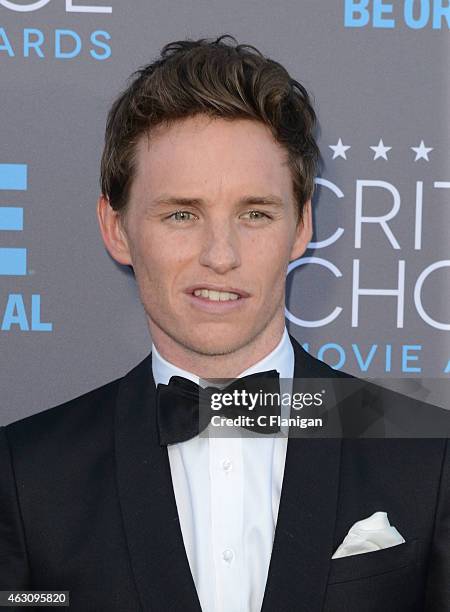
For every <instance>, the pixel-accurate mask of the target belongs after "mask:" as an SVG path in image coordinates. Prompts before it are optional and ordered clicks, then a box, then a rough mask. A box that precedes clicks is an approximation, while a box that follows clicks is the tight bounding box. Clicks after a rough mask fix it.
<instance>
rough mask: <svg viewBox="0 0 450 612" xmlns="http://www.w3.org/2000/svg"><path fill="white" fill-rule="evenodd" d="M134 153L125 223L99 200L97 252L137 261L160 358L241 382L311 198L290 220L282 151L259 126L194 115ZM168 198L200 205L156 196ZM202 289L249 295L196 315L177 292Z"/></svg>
mask: <svg viewBox="0 0 450 612" xmlns="http://www.w3.org/2000/svg"><path fill="white" fill-rule="evenodd" d="M136 152H137V157H136V159H137V171H136V175H135V178H134V181H133V184H132V187H131V192H130V199H129V202H128V207H127V212H126V215H125V217H124V220H123V222H122V221H121V219H120V217H119V216H118V215H117V213H115V212H114V211H113V210H112V208H111V207H110V206H109V204H108V202H107V200H105V198H103V197H100V198H99V202H98V218H99V223H100V228H101V232H102V236H103V239H104V242H105V245H106V247H107V249H108V251H109V252H110V254H111V255H112V256H113V257H114V258H115V259H116V260H117V261H118V262H120V263H122V264H129V265H132V266H133V269H134V272H135V276H136V280H137V283H138V287H139V293H140V297H141V301H142V304H143V306H144V309H145V312H146V315H147V321H148V325H149V330H150V333H151V336H152V340H153V342H154V343H155V345H156V347H157V348H158V350H159V351H160V353H161V354H162V355H163V357H165V358H166V359H168V360H169V361H171V362H172V363H174V364H175V365H178V366H179V367H182V368H184V369H187V370H190V371H192V372H195V373H196V374H198V375H199V376H202V377H204V378H209V377H221V376H222V377H232V376H237V375H238V374H239V373H240V372H242V371H243V370H244V369H246V368H247V367H249V366H250V365H251V364H253V363H255V362H256V361H258V360H259V359H261V358H262V357H263V356H265V355H266V354H268V353H269V352H270V351H271V350H272V349H273V348H274V347H275V346H276V344H277V343H278V342H279V340H280V338H281V334H282V331H283V328H284V302H285V277H286V271H287V266H288V264H289V262H290V261H292V260H294V259H296V258H298V257H300V256H301V255H302V253H303V252H304V251H305V249H306V247H307V245H308V242H309V241H310V239H311V234H312V229H311V226H312V223H311V207H310V203H308V205H307V207H306V209H305V212H304V215H303V219H302V221H301V222H300V223H297V214H296V208H295V207H296V204H295V203H294V196H293V191H292V178H291V173H290V170H289V168H288V166H287V163H286V162H287V154H286V152H285V151H284V150H283V148H281V147H280V146H279V145H278V144H277V143H276V142H275V140H274V139H273V137H272V135H271V133H270V131H269V129H268V128H267V127H266V126H264V125H263V124H262V123H259V122H256V121H252V120H247V119H239V120H232V121H228V120H224V119H216V118H214V119H211V118H207V117H205V116H203V115H199V116H196V117H192V118H189V119H184V120H180V121H177V122H175V123H174V124H172V125H171V126H169V127H167V126H161V127H158V128H157V129H156V130H155V131H153V132H152V134H151V136H150V138H148V137H147V136H143V137H142V138H141V140H140V141H139V143H138V145H137V151H136ZM248 196H255V197H267V196H271V197H273V196H275V197H276V198H278V199H279V200H280V203H281V205H280V206H277V205H276V204H272V203H269V204H264V205H260V204H254V203H252V204H249V203H248V202H243V199H244V198H245V197H248ZM168 198H190V199H195V200H196V201H195V202H194V203H191V202H190V203H189V204H185V203H183V206H179V205H174V204H172V203H167V201H166V202H165V203H162V202H160V201H159V200H161V199H165V200H167V199H168ZM157 200H158V202H157ZM177 210H178V211H180V210H181V211H184V212H182V213H176V211H177ZM250 211H258V212H253V213H252V212H250ZM202 282H203V283H213V284H215V285H218V286H220V287H236V288H239V289H242V290H244V291H247V292H248V293H249V294H250V297H249V298H246V299H245V300H243V301H242V303H241V307H240V308H237V309H233V310H232V311H230V312H226V313H221V314H218V313H211V312H203V311H201V310H200V309H199V308H197V307H196V306H195V305H194V304H193V301H192V300H191V299H190V298H189V296H188V295H186V293H185V290H186V289H187V288H188V287H189V286H192V285H197V284H200V285H201V284H202Z"/></svg>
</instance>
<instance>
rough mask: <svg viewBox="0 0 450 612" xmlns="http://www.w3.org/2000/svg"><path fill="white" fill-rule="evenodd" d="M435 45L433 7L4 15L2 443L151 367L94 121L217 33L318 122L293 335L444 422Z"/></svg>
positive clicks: (48, 0)
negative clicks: (434, 405) (100, 211)
mask: <svg viewBox="0 0 450 612" xmlns="http://www.w3.org/2000/svg"><path fill="white" fill-rule="evenodd" d="M449 30H450V5H449V2H448V0H391V1H388V0H359V1H356V0H338V1H335V2H330V1H328V0H327V1H324V0H282V1H281V2H274V1H273V0H257V1H256V0H228V1H227V2H223V1H222V0H172V1H171V2H167V0H132V1H130V2H124V1H120V0H96V1H94V0H35V1H31V0H14V1H13V0H0V100H1V114H0V360H1V363H0V365H1V367H0V385H1V387H0V389H1V391H0V398H1V399H0V405H1V411H0V424H6V423H8V422H11V421H13V420H15V419H18V418H21V417H23V416H27V415H29V414H32V413H35V412H38V411H41V410H43V409H45V408H48V407H50V406H53V405H56V404H58V403H61V402H63V401H65V400H67V399H70V398H72V397H75V396H76V395H80V394H81V393H83V392H85V391H88V390H90V389H92V388H95V387H97V386H99V385H101V384H103V383H105V382H108V381H110V380H112V379H114V378H117V377H118V376H120V375H122V374H123V373H125V372H126V371H127V370H129V369H130V368H131V367H132V366H134V365H135V364H136V363H137V362H138V361H139V360H140V359H142V358H143V357H144V356H145V355H146V354H147V353H148V352H149V349H150V342H151V340H150V336H149V334H148V330H147V326H146V322H145V317H144V313H143V310H142V307H141V305H140V303H139V298H138V294H137V290H136V287H135V281H134V278H133V276H132V275H131V274H130V273H129V272H128V271H127V270H126V269H123V268H122V267H120V266H119V265H116V264H115V262H114V261H113V260H112V259H111V258H110V257H109V255H108V254H107V252H106V251H105V249H104V247H103V244H102V241H101V238H100V234H99V231H98V227H97V220H96V214H95V206H96V200H97V196H98V192H99V187H98V175H99V159H100V155H101V150H102V144H103V134H104V126H105V118H106V113H107V110H108V108H109V106H110V104H111V102H112V100H113V99H114V97H115V96H116V95H117V93H118V92H119V91H120V90H121V89H123V87H124V86H125V84H126V81H127V78H128V76H129V75H130V74H131V73H132V72H133V71H134V70H136V69H137V68H138V67H139V66H142V65H143V64H146V63H148V62H149V61H151V60H152V59H153V58H155V56H156V55H157V54H158V52H159V50H160V49H161V47H162V46H163V45H164V44H166V43H167V42H169V41H171V40H178V39H182V38H186V37H189V38H199V37H216V36H218V35H219V34H223V33H229V34H232V35H233V36H235V37H236V38H237V39H238V41H239V42H242V43H249V44H253V45H255V46H256V47H258V48H259V49H260V50H261V51H262V52H263V53H265V54H266V55H268V56H270V57H272V58H273V59H276V60H278V61H280V62H281V63H283V64H284V65H286V67H287V68H288V70H289V71H290V72H291V73H292V75H293V76H294V77H295V78H297V79H298V80H299V81H301V82H302V83H303V84H304V85H305V86H306V88H307V89H308V90H309V91H310V92H311V93H312V95H313V98H314V100H315V105H316V109H317V112H318V115H319V120H320V130H319V134H318V139H319V144H320V147H321V152H322V156H323V165H322V167H321V170H320V173H319V176H318V177H317V190H316V194H315V200H314V205H315V235H314V237H313V242H312V243H311V244H310V248H309V249H308V251H307V252H306V253H305V256H304V257H303V258H302V259H300V260H298V261H296V262H294V263H293V264H292V265H291V266H290V268H289V273H288V278H287V301H286V320H287V324H288V329H289V331H290V332H291V333H292V334H293V335H294V336H295V337H296V338H297V339H298V340H299V341H300V342H301V343H302V344H303V345H304V346H305V348H306V349H307V350H308V351H309V352H311V353H312V354H313V355H315V356H318V357H319V358H320V359H323V360H324V361H326V362H328V363H329V364H330V365H332V366H333V367H336V368H340V369H343V370H346V371H348V372H351V373H353V374H356V375H358V376H362V377H368V378H369V377H370V378H382V379H385V382H386V384H389V383H390V384H391V385H393V386H394V387H398V388H400V390H402V388H401V387H402V385H403V386H404V389H403V390H404V391H406V392H412V393H414V392H416V394H418V395H419V396H420V394H422V397H427V396H428V397H431V398H432V399H434V400H435V401H437V402H439V403H441V404H443V403H444V402H445V399H444V398H443V395H442V393H441V394H440V392H439V389H441V385H442V384H443V383H444V384H445V380H448V377H449V376H450V340H449V339H450V333H449V332H450V308H449V302H450V239H449V236H450V164H449V159H450V138H449V131H450V130H449V111H448V109H449V102H450V101H449V92H450V76H449V72H448V57H449V51H450V48H449V38H450V31H449ZM436 389H437V390H438V392H436ZM433 394H434V395H433Z"/></svg>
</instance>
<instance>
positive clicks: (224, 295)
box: [193, 289, 241, 302]
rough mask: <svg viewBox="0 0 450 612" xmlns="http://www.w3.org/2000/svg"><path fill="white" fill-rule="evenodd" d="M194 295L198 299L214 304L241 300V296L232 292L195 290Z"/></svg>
mask: <svg viewBox="0 0 450 612" xmlns="http://www.w3.org/2000/svg"><path fill="white" fill-rule="evenodd" d="M193 295H195V296H196V297H201V298H205V299H207V300H212V301H213V302H228V301H229V300H239V299H240V298H241V296H240V295H239V294H238V293H233V292H232V291H215V290H212V289H195V290H194V291H193Z"/></svg>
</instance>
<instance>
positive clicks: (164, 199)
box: [153, 195, 284, 207]
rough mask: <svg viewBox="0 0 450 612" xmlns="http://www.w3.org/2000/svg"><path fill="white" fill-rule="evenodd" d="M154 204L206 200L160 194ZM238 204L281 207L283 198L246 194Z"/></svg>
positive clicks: (196, 203)
mask: <svg viewBox="0 0 450 612" xmlns="http://www.w3.org/2000/svg"><path fill="white" fill-rule="evenodd" d="M153 202H154V204H164V205H168V206H205V205H206V202H205V200H203V199H202V198H186V197H175V196H164V195H163V196H160V197H159V198H156V199H155V200H153ZM238 204H239V205H252V206H277V207H283V206H284V204H283V200H282V199H281V198H280V197H279V196H276V195H267V196H256V195H248V196H244V197H242V198H240V199H239V201H238Z"/></svg>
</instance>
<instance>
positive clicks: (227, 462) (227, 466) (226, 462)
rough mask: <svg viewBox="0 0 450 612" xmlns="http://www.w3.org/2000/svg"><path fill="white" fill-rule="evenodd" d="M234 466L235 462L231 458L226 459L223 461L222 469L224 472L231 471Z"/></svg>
mask: <svg viewBox="0 0 450 612" xmlns="http://www.w3.org/2000/svg"><path fill="white" fill-rule="evenodd" d="M232 467H233V464H232V463H231V461H230V460H229V459H224V460H223V461H222V469H223V470H224V472H229V471H230V470H231V468H232Z"/></svg>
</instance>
